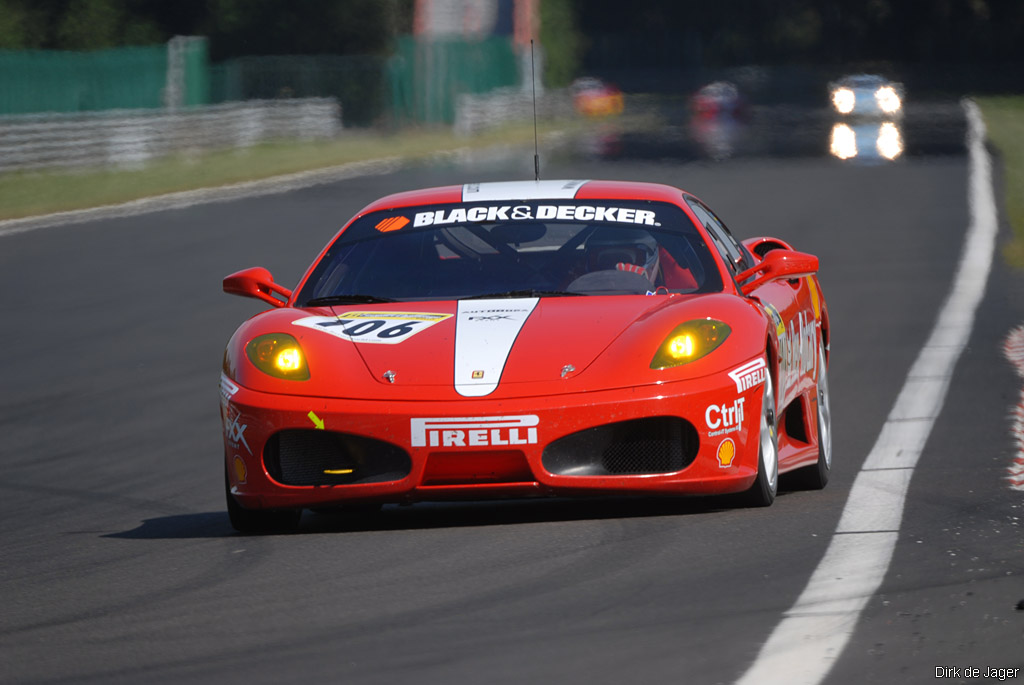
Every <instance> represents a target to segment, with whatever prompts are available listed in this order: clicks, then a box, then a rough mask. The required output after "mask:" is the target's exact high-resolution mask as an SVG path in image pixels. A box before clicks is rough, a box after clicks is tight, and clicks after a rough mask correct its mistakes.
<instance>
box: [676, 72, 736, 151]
mask: <svg viewBox="0 0 1024 685" xmlns="http://www.w3.org/2000/svg"><path fill="white" fill-rule="evenodd" d="M690 112H691V115H690V133H691V135H692V136H693V139H694V141H696V142H697V144H698V145H699V146H700V148H701V149H702V150H703V152H704V154H705V155H707V156H708V157H710V158H711V159H714V160H716V161H722V160H724V159H728V158H729V157H732V155H733V153H734V152H735V151H736V148H737V145H738V143H739V140H740V137H741V136H742V133H743V130H744V129H745V124H746V123H747V121H748V119H749V116H748V113H749V110H748V107H747V101H746V98H744V97H743V95H741V94H740V90H739V88H737V87H736V84H734V83H731V82H729V81H714V82H712V83H708V84H707V85H704V86H702V87H701V88H699V89H698V90H697V91H696V92H695V93H694V94H693V95H692V96H690Z"/></svg>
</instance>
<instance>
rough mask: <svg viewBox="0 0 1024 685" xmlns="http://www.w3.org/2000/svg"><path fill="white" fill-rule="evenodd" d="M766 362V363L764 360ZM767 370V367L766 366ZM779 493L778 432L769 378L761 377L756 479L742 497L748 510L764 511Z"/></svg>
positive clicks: (772, 390) (768, 373) (768, 375)
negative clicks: (759, 431)
mask: <svg viewBox="0 0 1024 685" xmlns="http://www.w3.org/2000/svg"><path fill="white" fill-rule="evenodd" d="M765 361H767V360H765ZM766 366H767V364H766ZM778 490H779V431H778V418H777V416H776V413H775V388H774V386H773V385H772V375H771V373H770V372H769V371H766V372H765V374H764V396H763V399H762V402H761V433H760V439H759V444H758V455H757V479H756V480H754V484H753V485H751V486H750V489H749V490H747V491H746V492H745V493H743V495H744V500H745V504H746V505H747V506H750V507H767V506H770V505H771V504H772V502H774V501H775V495H776V493H777V492H778Z"/></svg>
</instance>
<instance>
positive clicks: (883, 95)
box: [875, 86, 903, 114]
mask: <svg viewBox="0 0 1024 685" xmlns="http://www.w3.org/2000/svg"><path fill="white" fill-rule="evenodd" d="M875 101H876V102H877V103H878V106H879V107H880V108H881V109H882V111H883V112H885V113H886V114H892V113H893V112H897V111H899V109H900V107H902V106H903V103H901V102H900V96H899V93H897V92H896V89H895V88H893V87H892V86H882V87H881V88H879V89H878V90H876V91H875Z"/></svg>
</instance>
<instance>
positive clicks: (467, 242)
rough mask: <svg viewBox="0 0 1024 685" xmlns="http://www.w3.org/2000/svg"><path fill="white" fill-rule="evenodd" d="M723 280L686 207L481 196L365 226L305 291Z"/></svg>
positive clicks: (369, 292)
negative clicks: (477, 199) (482, 198)
mask: <svg viewBox="0 0 1024 685" xmlns="http://www.w3.org/2000/svg"><path fill="white" fill-rule="evenodd" d="M721 289H722V281H721V278H720V276H719V274H718V270H717V268H716V266H715V264H714V261H713V259H712V258H711V253H710V251H709V248H708V246H707V245H706V244H705V242H704V240H703V239H702V238H701V236H700V234H699V233H698V232H697V230H696V229H695V228H694V226H693V225H692V223H691V222H690V221H689V219H688V218H687V216H686V214H685V213H684V212H683V211H682V210H681V209H679V208H678V207H675V206H673V205H670V204H664V203H655V202H637V201H631V202H630V201H618V200H614V201H589V202H585V201H538V202H523V203H508V202H506V203H476V204H459V205H437V206H424V207H413V208H407V209H404V210H401V211H397V212H377V213H374V214H370V215H367V216H365V217H361V218H360V219H358V220H357V221H355V222H354V223H353V224H352V225H351V226H350V227H349V228H348V229H347V230H346V231H345V232H344V233H343V234H342V235H341V236H339V238H338V239H337V240H336V241H335V243H334V244H333V245H332V246H331V247H330V249H329V251H328V252H327V253H326V254H325V255H324V258H323V259H322V260H321V262H320V263H319V264H318V265H317V266H316V268H315V270H314V272H313V273H312V275H311V277H310V279H309V280H308V282H307V283H306V285H305V287H304V288H303V291H302V293H301V295H300V297H299V302H300V303H302V304H305V303H308V302H310V301H311V300H315V299H318V298H328V297H344V296H373V297H379V298H386V299H392V300H426V299H459V298H466V297H481V296H487V295H495V296H501V295H508V294H510V293H512V294H519V293H522V294H524V295H525V294H530V293H537V292H539V293H551V294H557V293H570V294H579V295H593V294H645V293H648V292H652V293H659V292H661V293H668V292H672V293H692V292H716V291H720V290H721Z"/></svg>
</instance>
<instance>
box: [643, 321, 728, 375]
mask: <svg viewBox="0 0 1024 685" xmlns="http://www.w3.org/2000/svg"><path fill="white" fill-rule="evenodd" d="M731 332H732V329H731V328H729V325H728V324H725V323H723V322H721V321H716V320H715V319H694V320H693V321H687V322H686V323H682V324H679V325H678V326H676V327H675V328H673V329H672V332H671V333H669V334H668V337H667V338H665V340H664V341H663V342H662V343H661V345H660V346H659V347H658V351H657V352H656V353H655V354H654V358H653V359H652V360H651V368H652V369H669V368H672V367H673V366H679V365H681V364H686V363H687V362H692V361H694V360H695V359H700V358H701V357H703V356H705V355H707V354H709V353H710V352H712V351H713V350H714V349H715V348H717V347H718V346H719V345H721V344H722V343H723V342H725V339H726V338H728V337H729V333H731Z"/></svg>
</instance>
